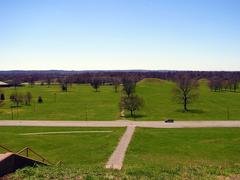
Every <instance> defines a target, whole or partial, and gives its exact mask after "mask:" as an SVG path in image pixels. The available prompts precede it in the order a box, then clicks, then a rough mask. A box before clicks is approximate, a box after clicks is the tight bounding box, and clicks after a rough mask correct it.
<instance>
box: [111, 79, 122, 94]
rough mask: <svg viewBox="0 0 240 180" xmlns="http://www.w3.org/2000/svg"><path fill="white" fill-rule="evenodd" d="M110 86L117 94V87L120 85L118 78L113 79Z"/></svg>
mask: <svg viewBox="0 0 240 180" xmlns="http://www.w3.org/2000/svg"><path fill="white" fill-rule="evenodd" d="M112 84H113V87H114V92H115V93H117V92H118V89H119V86H120V84H121V80H120V79H118V78H114V79H113V80H112Z"/></svg>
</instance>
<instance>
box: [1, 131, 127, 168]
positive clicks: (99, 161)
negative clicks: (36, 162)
mask: <svg viewBox="0 0 240 180" xmlns="http://www.w3.org/2000/svg"><path fill="white" fill-rule="evenodd" d="M89 130H91V131H96V130H99V131H112V132H106V133H97V132H96V133H79V134H78V133H76V134H58V135H56V134H51V135H26V136H24V135H21V133H36V132H49V131H50V132H56V131H58V132H59V131H89ZM123 132H124V128H61V127H0V137H1V139H0V144H1V145H4V146H6V147H7V148H9V149H10V150H13V151H14V152H17V151H19V150H21V149H23V148H24V147H30V148H32V149H33V150H35V151H36V152H37V153H39V154H40V155H42V156H43V157H45V158H46V159H47V160H49V161H50V162H53V163H57V162H58V161H62V162H63V165H64V166H65V167H82V166H94V167H95V166H100V167H102V166H103V165H104V164H105V163H106V161H107V160H108V157H109V156H110V155H111V153H112V152H113V150H114V149H115V146H116V145H117V143H118V140H119V138H120V137H121V135H122V133H123ZM1 152H3V150H1V149H0V153H1Z"/></svg>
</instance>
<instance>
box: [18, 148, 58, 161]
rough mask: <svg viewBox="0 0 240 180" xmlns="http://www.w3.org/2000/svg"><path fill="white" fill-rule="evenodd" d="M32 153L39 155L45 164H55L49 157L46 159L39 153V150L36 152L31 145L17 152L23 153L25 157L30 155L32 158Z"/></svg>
mask: <svg viewBox="0 0 240 180" xmlns="http://www.w3.org/2000/svg"><path fill="white" fill-rule="evenodd" d="M30 153H32V154H34V155H35V156H37V157H38V158H39V159H40V162H42V163H44V164H48V165H54V164H53V163H51V162H49V161H48V160H47V159H45V158H44V157H43V156H41V155H40V154H38V153H37V152H35V151H34V150H32V149H31V148H29V147H25V148H24V149H22V150H21V151H18V152H17V153H16V154H18V155H23V156H25V157H29V158H30V156H29V154H30Z"/></svg>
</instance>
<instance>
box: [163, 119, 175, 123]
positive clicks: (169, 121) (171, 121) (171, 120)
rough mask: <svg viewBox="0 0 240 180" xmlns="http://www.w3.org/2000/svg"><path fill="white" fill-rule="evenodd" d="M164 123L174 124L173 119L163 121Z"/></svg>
mask: <svg viewBox="0 0 240 180" xmlns="http://www.w3.org/2000/svg"><path fill="white" fill-rule="evenodd" d="M164 122H165V123H174V120H173V119H167V120H165V121H164Z"/></svg>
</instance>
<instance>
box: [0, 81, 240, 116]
mask: <svg viewBox="0 0 240 180" xmlns="http://www.w3.org/2000/svg"><path fill="white" fill-rule="evenodd" d="M200 84H201V86H200V97H199V99H198V100H197V101H196V102H194V103H193V104H191V105H190V106H189V108H190V110H191V111H190V112H187V113H184V112H182V105H180V104H177V103H176V102H175V101H174V100H173V95H172V88H173V86H174V84H173V83H172V82H168V81H164V80H157V79H144V80H143V81H141V82H139V83H138V84H137V89H136V91H137V93H138V94H139V95H141V96H142V97H143V99H144V101H145V106H144V108H143V109H142V110H140V111H139V112H137V114H138V115H139V116H138V117H137V120H163V119H166V118H173V119H176V120H226V119H227V107H229V110H230V119H231V120H239V119H240V108H239V107H240V93H233V92H220V93H219V92H217V93H215V92H211V91H210V90H209V88H208V87H207V82H206V81H204V80H203V81H201V83H200ZM12 91H14V89H6V90H5V92H6V97H9V94H10V92H12ZM18 91H25V92H26V91H31V92H32V93H33V95H34V97H37V96H39V95H41V96H42V97H43V100H44V103H43V104H40V105H39V104H36V112H34V105H32V106H28V107H26V106H23V107H22V108H20V109H19V113H18V114H19V115H18V116H17V112H16V109H15V110H14V111H15V112H14V119H25V120H28V119H33V120H86V109H88V110H87V116H88V118H87V120H116V119H120V117H119V115H120V112H119V100H120V93H114V92H113V88H112V87H111V86H102V87H101V88H100V92H97V93H96V92H94V90H93V89H92V88H91V87H90V86H89V85H73V87H71V88H70V92H67V93H64V92H61V91H60V88H59V86H58V85H55V86H52V87H50V88H47V87H46V86H34V87H33V88H31V87H22V88H18ZM54 93H57V102H54ZM9 107H10V103H9V100H8V101H6V102H5V105H4V106H3V107H0V119H11V110H10V108H9ZM86 107H87V108H86ZM126 115H127V117H126V118H129V114H128V112H126Z"/></svg>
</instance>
